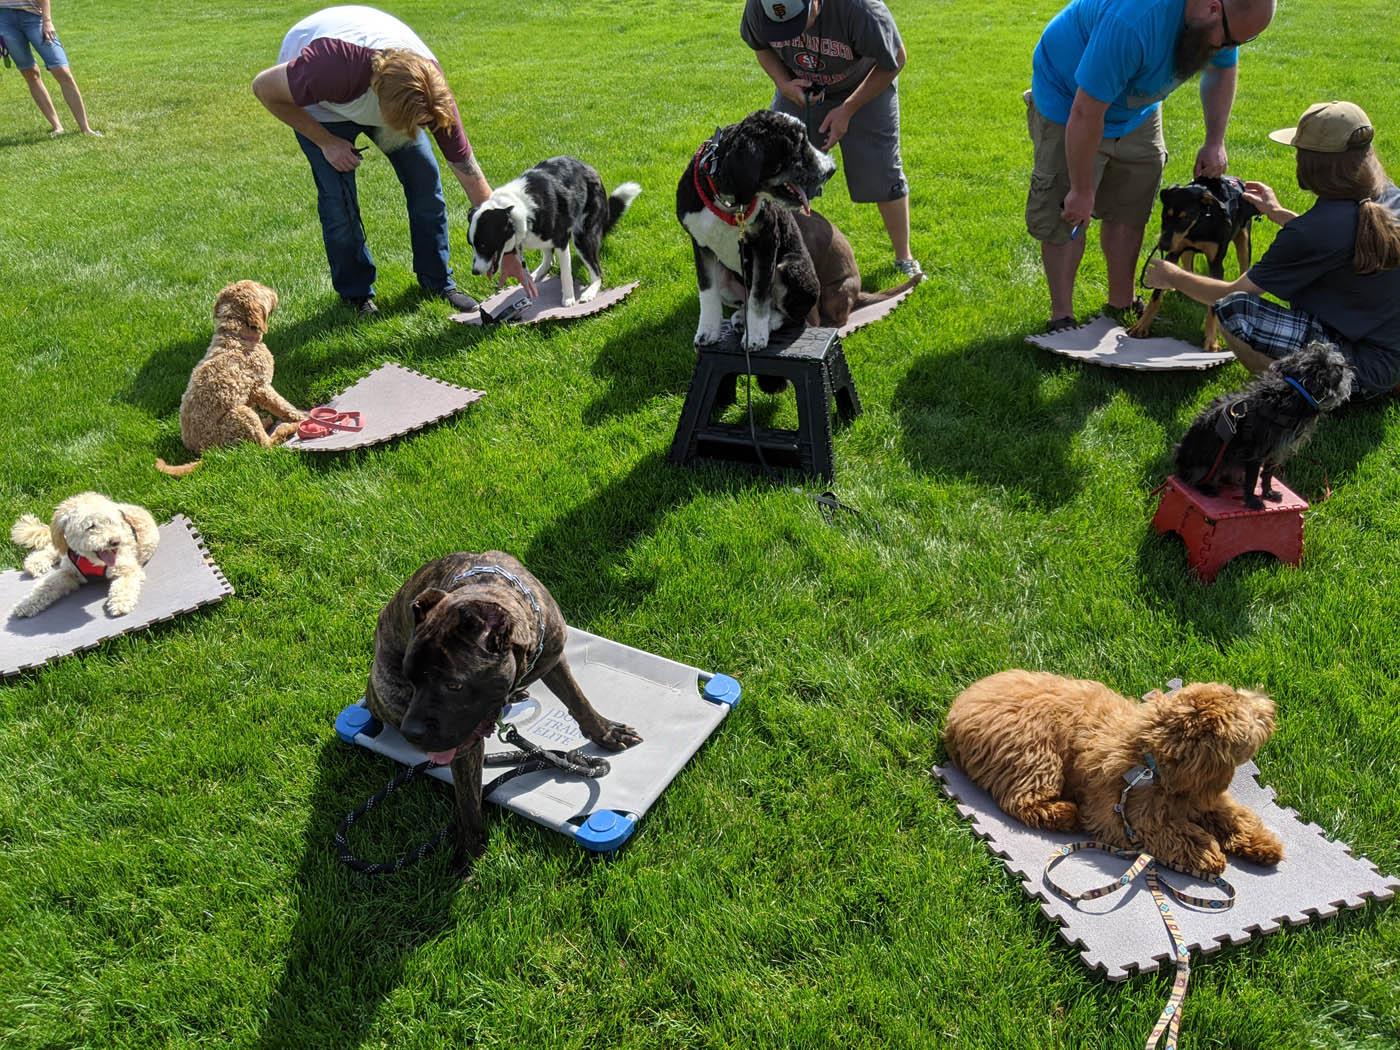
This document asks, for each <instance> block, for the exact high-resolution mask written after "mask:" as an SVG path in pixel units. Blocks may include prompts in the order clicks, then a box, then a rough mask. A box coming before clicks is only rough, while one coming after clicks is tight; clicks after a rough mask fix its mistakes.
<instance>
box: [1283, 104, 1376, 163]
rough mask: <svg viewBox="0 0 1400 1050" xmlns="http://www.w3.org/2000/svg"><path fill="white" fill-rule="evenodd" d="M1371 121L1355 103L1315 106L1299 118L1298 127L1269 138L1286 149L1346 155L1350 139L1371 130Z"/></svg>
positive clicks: (1310, 107)
mask: <svg viewBox="0 0 1400 1050" xmlns="http://www.w3.org/2000/svg"><path fill="white" fill-rule="evenodd" d="M1370 126H1371V118H1370V117H1368V116H1366V113H1365V111H1364V110H1363V109H1362V108H1361V107H1360V106H1358V105H1356V104H1355V103H1354V102H1316V103H1314V104H1313V105H1311V106H1309V107H1308V109H1307V112H1305V113H1304V114H1303V115H1302V116H1301V117H1299V118H1298V126H1297V127H1294V128H1279V129H1278V130H1277V131H1271V132H1269V138H1271V139H1273V140H1274V141H1275V142H1281V143H1283V144H1284V145H1285V146H1294V147H1296V148H1297V149H1310V150H1314V151H1315V152H1317V153H1345V152H1346V151H1347V150H1348V149H1350V148H1351V136H1352V134H1353V133H1354V132H1356V131H1358V130H1359V129H1361V128H1369V127H1370Z"/></svg>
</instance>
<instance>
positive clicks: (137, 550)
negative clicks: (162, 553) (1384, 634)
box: [10, 492, 160, 616]
mask: <svg viewBox="0 0 1400 1050" xmlns="http://www.w3.org/2000/svg"><path fill="white" fill-rule="evenodd" d="M10 539H12V540H14V541H15V542H16V543H18V544H21V545H23V546H25V547H30V548H32V549H33V552H34V553H32V554H30V555H29V556H28V557H27V558H25V559H24V571H25V572H27V573H29V575H30V576H34V577H36V578H37V579H38V581H39V582H38V583H36V584H35V585H34V589H33V590H32V591H30V592H29V593H28V594H27V595H25V596H24V598H22V599H21V600H20V602H19V603H18V604H17V605H16V606H15V607H14V608H13V609H12V610H11V615H12V616H33V615H34V614H35V613H38V612H42V611H43V610H44V609H47V608H48V607H49V606H50V605H52V604H53V603H54V602H56V601H58V599H60V598H62V597H63V596H64V595H65V594H68V593H69V592H70V591H76V590H77V589H78V588H79V587H80V586H81V585H82V584H84V583H86V582H87V581H88V580H89V579H94V578H95V579H106V580H108V581H110V583H111V588H110V589H109V590H108V592H107V612H108V613H109V614H111V615H112V616H125V615H126V614H127V613H129V612H131V610H132V609H134V608H136V600H137V599H138V598H139V597H140V596H141V585H142V584H143V583H145V582H146V573H145V571H144V570H143V569H142V568H141V566H143V565H145V564H146V562H148V561H150V560H151V555H152V554H154V553H155V552H156V544H158V543H159V542H160V531H159V530H158V529H157V528H156V520H155V518H153V517H151V512H150V511H148V510H146V508H144V507H138V506H136V505H135V504H134V503H114V502H112V501H111V500H110V499H108V498H107V497H106V496H103V495H100V494H98V493H96V492H81V493H79V494H78V495H76V496H71V497H69V498H68V499H66V500H64V501H63V502H62V503H60V504H59V505H58V507H57V509H56V510H55V511H54V512H53V521H51V522H50V523H49V524H48V525H45V524H44V523H43V522H42V521H40V520H39V519H38V518H36V517H35V516H34V515H33V514H26V515H24V516H23V517H21V518H20V519H19V521H17V522H15V523H14V525H13V527H11V529H10Z"/></svg>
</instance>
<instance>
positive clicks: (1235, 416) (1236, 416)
mask: <svg viewBox="0 0 1400 1050" xmlns="http://www.w3.org/2000/svg"><path fill="white" fill-rule="evenodd" d="M1283 381H1284V382H1285V383H1287V384H1288V385H1289V386H1291V387H1292V388H1293V389H1294V390H1296V391H1297V392H1298V394H1299V396H1301V397H1302V399H1303V400H1304V401H1306V402H1307V403H1308V407H1309V408H1311V409H1312V410H1313V411H1314V412H1321V411H1322V406H1321V405H1320V404H1318V401H1317V398H1315V397H1313V396H1312V394H1310V393H1308V388H1307V387H1305V386H1304V385H1303V384H1302V383H1300V382H1298V380H1296V379H1294V378H1293V377H1292V376H1284V377H1283ZM1247 411H1248V407H1247V404H1246V401H1245V399H1244V398H1240V399H1239V400H1238V401H1236V402H1234V403H1233V404H1230V405H1226V406H1225V411H1224V412H1222V413H1221V414H1220V418H1219V419H1217V420H1216V421H1215V433H1216V434H1217V435H1218V436H1219V438H1220V451H1219V452H1217V453H1216V454H1215V462H1214V463H1212V464H1211V465H1210V470H1209V471H1208V472H1207V473H1206V476H1205V477H1204V478H1202V479H1201V480H1202V481H1203V482H1207V483H1208V482H1209V481H1210V479H1211V478H1213V477H1215V472H1216V471H1217V470H1219V469H1220V463H1221V461H1222V460H1223V459H1224V458H1225V450H1226V449H1227V448H1229V447H1230V442H1231V441H1233V440H1234V438H1235V434H1236V433H1237V432H1238V431H1239V421H1240V420H1241V419H1243V418H1244V416H1245V413H1246V412H1247ZM1259 414H1260V415H1261V416H1263V417H1264V418H1265V419H1267V420H1268V421H1269V422H1271V423H1273V424H1275V425H1276V426H1279V427H1284V426H1286V425H1287V423H1288V421H1287V420H1283V419H1279V418H1278V417H1277V416H1274V415H1271V414H1270V413H1268V412H1265V411H1264V410H1263V409H1260V410H1259ZM1298 426H1302V422H1300V423H1299V424H1298ZM1295 429H1296V428H1295ZM1130 834H1131V833H1130Z"/></svg>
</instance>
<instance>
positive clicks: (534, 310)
mask: <svg viewBox="0 0 1400 1050" xmlns="http://www.w3.org/2000/svg"><path fill="white" fill-rule="evenodd" d="M640 283H641V282H639V281H633V282H632V283H631V284H624V285H622V286H621V287H620V288H604V289H602V290H601V291H599V292H598V294H597V295H596V296H594V297H593V298H592V299H590V300H589V301H588V302H586V303H580V302H575V303H574V305H573V306H563V305H561V302H562V300H563V292H562V290H563V284H562V283H561V282H560V280H559V278H558V277H546V278H545V279H544V280H543V281H539V282H537V283H536V285H535V291H537V292H539V295H537V296H535V298H534V300H533V301H532V302H531V303H530V305H529V306H527V307H526V308H525V309H524V310H523V311H521V313H520V316H519V317H517V318H515V319H513V320H511V321H509V322H507V323H508V324H533V323H534V322H536V321H569V320H573V319H574V318H577V317H587V316H589V315H590V314H596V313H598V312H600V311H602V310H606V309H607V308H608V307H610V306H616V305H617V304H618V303H620V302H622V300H624V299H626V298H627V297H628V296H629V295H631V294H632V292H633V290H634V289H635V288H636V287H637V285H638V284H640ZM583 288H584V286H583V285H582V284H580V283H579V282H578V281H574V294H575V295H578V293H579V292H581V291H583ZM519 294H520V287H519V286H518V285H513V286H512V287H510V288H503V289H501V290H500V291H499V292H497V293H496V294H495V295H493V296H491V298H489V299H487V300H486V301H485V302H483V303H482V305H483V306H484V307H486V309H487V310H495V309H497V308H498V307H500V305H501V304H502V303H505V302H508V301H509V300H511V299H513V298H514V297H515V296H517V295H519ZM452 320H454V321H456V322H457V323H458V324H476V325H479V324H481V311H480V310H468V311H465V312H464V313H458V314H453V315H452Z"/></svg>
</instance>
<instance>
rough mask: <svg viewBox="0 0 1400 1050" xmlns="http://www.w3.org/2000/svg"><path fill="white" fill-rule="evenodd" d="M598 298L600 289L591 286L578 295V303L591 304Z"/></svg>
mask: <svg viewBox="0 0 1400 1050" xmlns="http://www.w3.org/2000/svg"><path fill="white" fill-rule="evenodd" d="M597 297H598V289H597V288H594V287H593V286H592V285H589V286H588V287H587V288H585V289H584V290H583V291H581V292H579V293H578V301H579V302H581V303H591V302H592V301H593V300H594V299H596V298H597Z"/></svg>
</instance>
